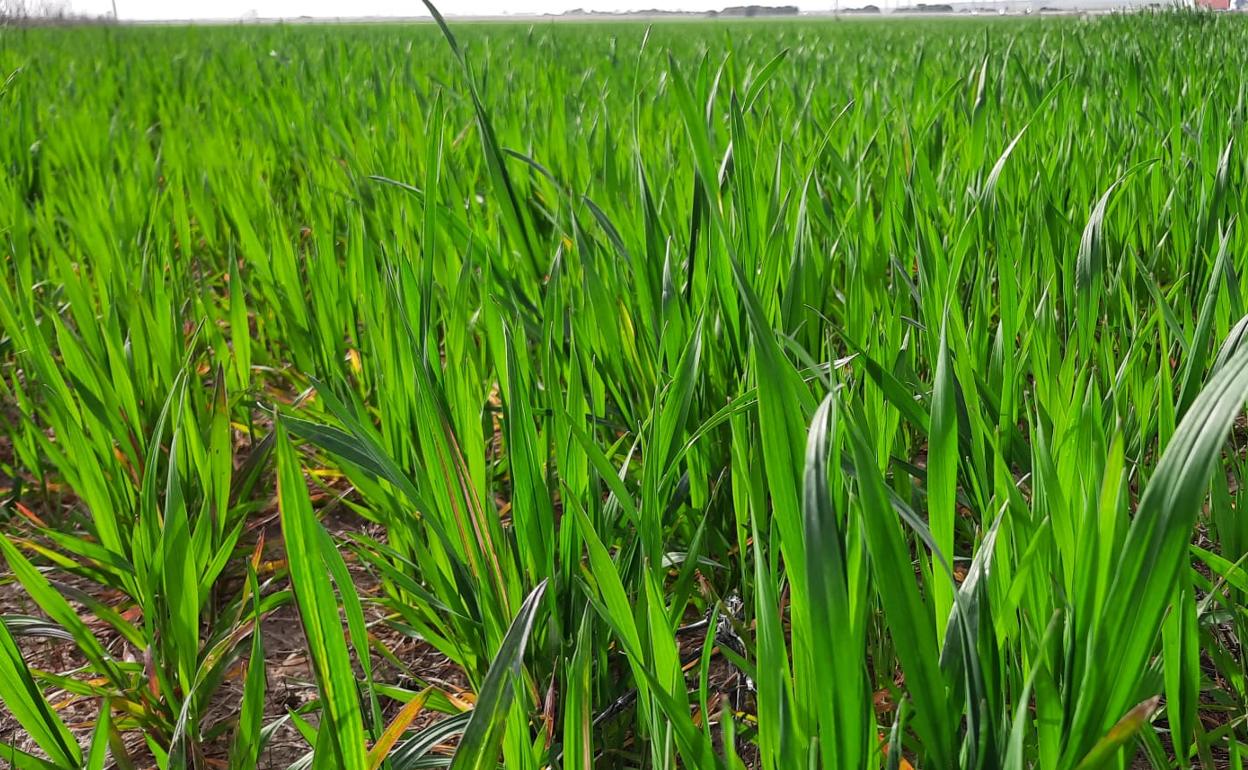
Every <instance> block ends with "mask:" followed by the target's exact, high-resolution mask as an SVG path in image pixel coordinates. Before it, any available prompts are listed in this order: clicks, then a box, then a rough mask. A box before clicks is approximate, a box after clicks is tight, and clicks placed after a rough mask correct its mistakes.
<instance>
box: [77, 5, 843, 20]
mask: <svg viewBox="0 0 1248 770" xmlns="http://www.w3.org/2000/svg"><path fill="white" fill-rule="evenodd" d="M62 2H68V5H69V7H70V9H71V10H72V11H73V12H75V13H88V14H93V15H94V14H100V15H104V14H111V13H112V4H111V2H110V0H62ZM751 3H756V4H759V5H789V4H797V5H799V6H800V7H801V8H802V10H804V11H806V10H810V11H814V10H823V9H826V8H831V7H832V6H833V4H834V2H824V1H821V0H816V2H804V3H802V2H798V3H795V2H794V0H677V1H676V2H673V0H441V2H438V1H437V0H435V5H437V6H438V10H440V11H441V12H442V14H443V15H444V16H493V15H503V14H534V13H563V12H564V11H568V10H571V9H574V8H584V9H586V10H592V11H619V10H630V9H649V8H659V9H663V10H682V11H708V10H716V9H719V8H723V7H724V6H728V5H749V4H751ZM850 4H854V5H856V4H857V3H853V2H851V3H850ZM252 12H254V13H255V15H258V16H261V17H264V18H294V17H297V16H315V17H322V18H334V17H348V16H349V17H361V16H426V15H427V14H426V13H425V6H424V4H423V3H421V2H420V0H117V13H118V15H119V16H120V17H121V18H122V19H162V20H168V19H238V18H240V17H242V16H244V15H251V13H252Z"/></svg>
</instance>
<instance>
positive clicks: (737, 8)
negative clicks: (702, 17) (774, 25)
mask: <svg viewBox="0 0 1248 770" xmlns="http://www.w3.org/2000/svg"><path fill="white" fill-rule="evenodd" d="M706 15H707V16H796V15H797V6H796V5H776V6H772V5H734V6H732V7H731V8H725V9H724V10H722V11H708V12H707V14H706Z"/></svg>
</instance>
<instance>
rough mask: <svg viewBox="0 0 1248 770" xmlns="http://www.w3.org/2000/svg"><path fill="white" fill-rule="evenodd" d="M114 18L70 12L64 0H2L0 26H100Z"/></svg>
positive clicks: (114, 13)
mask: <svg viewBox="0 0 1248 770" xmlns="http://www.w3.org/2000/svg"><path fill="white" fill-rule="evenodd" d="M116 15H117V13H116V6H115V5H114V10H113V16H112V17H107V16H84V15H82V14H74V13H72V12H71V11H70V8H69V4H68V3H66V2H64V1H63V0H0V26H17V25H23V26H27V25H29V26H36V25H58V24H99V23H101V22H111V21H114V20H115V19H116Z"/></svg>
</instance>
